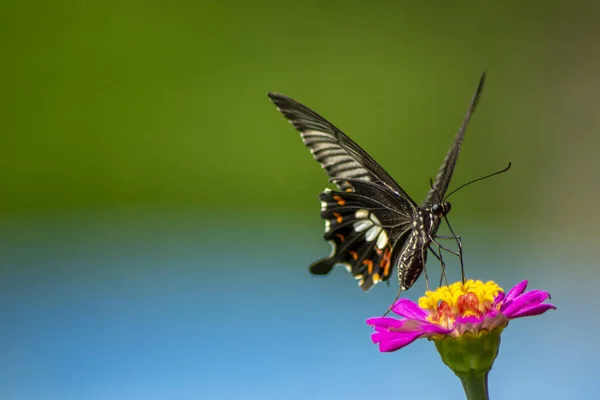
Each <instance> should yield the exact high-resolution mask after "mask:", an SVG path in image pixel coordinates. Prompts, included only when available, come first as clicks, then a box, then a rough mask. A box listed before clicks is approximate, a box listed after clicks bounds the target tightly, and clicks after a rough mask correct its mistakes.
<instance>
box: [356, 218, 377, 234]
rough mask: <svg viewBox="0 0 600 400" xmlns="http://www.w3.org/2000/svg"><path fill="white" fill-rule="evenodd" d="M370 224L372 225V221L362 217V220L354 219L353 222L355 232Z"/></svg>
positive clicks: (365, 228)
mask: <svg viewBox="0 0 600 400" xmlns="http://www.w3.org/2000/svg"><path fill="white" fill-rule="evenodd" d="M371 226H373V222H371V221H370V220H368V219H363V220H362V221H356V222H355V223H354V230H355V231H356V232H362V231H365V230H367V229H369V228H370V227H371Z"/></svg>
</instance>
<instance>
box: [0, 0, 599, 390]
mask: <svg viewBox="0 0 600 400" xmlns="http://www.w3.org/2000/svg"><path fill="white" fill-rule="evenodd" d="M599 10H600V7H598V6H597V5H595V4H594V3H593V2H584V1H574V2H568V3H566V2H559V1H549V2H545V3H544V4H543V6H540V5H539V4H536V3H533V2H531V3H527V2H525V3H523V2H502V3H470V2H441V1H439V2H426V3H423V4H417V3H414V2H372V3H369V5H367V4H366V3H365V2H360V1H343V2H342V1H330V2H317V1H303V2H289V3H285V2H283V3H282V2H256V1H255V2H232V3H218V2H205V1H172V2H156V1H154V2H153V1H146V2H144V1H129V2H117V1H102V2H97V1H85V2H83V1H55V2H51V3H48V2H40V1H12V0H9V1H3V2H2V3H0V50H1V54H2V62H1V63H0V93H1V94H2V96H0V102H1V103H0V121H1V127H2V132H3V134H2V135H0V182H1V189H2V191H1V195H0V218H1V221H2V223H1V224H0V230H1V236H0V239H2V243H1V244H0V254H1V255H0V260H1V265H0V268H1V269H0V274H1V275H0V281H1V282H0V290H2V294H1V295H0V300H1V301H2V302H1V303H0V307H1V309H0V312H1V313H2V315H3V318H4V319H3V321H4V322H5V326H6V329H5V328H2V330H4V332H3V333H0V349H1V350H2V354H5V356H3V357H0V358H1V359H2V360H1V361H0V379H1V380H3V382H2V384H1V385H0V387H2V389H0V393H2V398H15V399H21V398H22V399H28V398H61V399H67V398H69V399H70V398H73V399H75V398H99V399H100V398H127V399H129V398H145V399H148V398H200V397H202V396H204V395H209V394H210V395H211V396H213V397H214V398H335V397H336V396H338V395H339V396H340V397H344V398H354V396H355V397H357V398H359V397H361V398H365V397H367V398H368V397H370V396H375V395H376V394H377V395H379V394H381V393H380V391H383V392H382V393H386V392H385V383H388V382H389V383H392V384H393V385H394V386H395V387H403V389H402V390H405V391H406V390H408V391H410V390H415V391H416V394H415V395H420V396H421V398H429V395H431V396H432V397H433V396H435V395H436V393H433V392H432V393H425V394H424V393H423V392H420V391H419V390H422V385H426V382H427V379H429V378H425V376H426V374H427V375H428V376H434V375H433V373H431V369H432V368H435V369H436V373H435V374H436V375H435V376H437V375H439V376H440V379H437V378H436V382H442V383H441V384H439V388H437V389H439V390H440V392H439V393H443V395H444V396H445V397H446V398H461V396H462V395H461V391H460V387H459V385H458V381H456V382H455V379H454V378H453V377H452V376H449V375H451V374H450V373H449V372H448V371H445V370H444V368H445V367H443V365H441V363H439V361H438V360H437V358H436V357H437V355H436V354H434V352H433V347H432V346H430V345H429V344H428V343H423V344H420V345H415V349H416V350H409V349H405V350H403V351H402V352H400V353H398V354H395V355H394V356H392V357H389V356H388V357H385V356H382V355H379V354H377V353H376V349H375V347H374V346H372V345H371V344H370V342H369V339H368V334H369V329H368V328H367V327H364V326H363V320H364V319H365V318H366V317H369V316H371V315H376V314H378V313H380V312H382V311H383V310H385V307H386V305H387V304H388V303H389V302H390V301H391V300H392V299H393V297H394V295H395V291H396V290H395V285H394V284H392V285H391V286H392V287H391V288H385V286H384V285H380V286H384V287H377V288H375V289H374V290H373V291H372V292H371V293H369V294H367V295H364V294H363V293H360V291H359V290H358V289H356V288H355V287H354V286H355V284H354V282H353V281H352V279H350V278H349V277H348V276H346V275H345V273H342V272H341V271H336V273H335V274H333V275H332V276H331V277H327V278H325V279H322V280H321V279H316V278H313V277H310V276H309V275H308V272H307V271H306V266H307V265H308V264H309V263H310V262H311V261H313V260H314V259H316V258H318V257H320V256H322V255H324V254H327V252H328V251H329V247H328V245H327V244H325V243H323V242H322V240H321V238H320V236H321V234H322V230H323V223H322V221H321V220H320V218H319V216H318V210H319V204H318V201H317V196H318V194H319V193H320V191H321V190H322V189H323V188H324V187H325V186H326V184H327V182H326V175H325V173H324V172H322V171H321V170H320V168H319V167H318V165H317V164H316V163H315V162H314V161H312V158H311V157H310V154H309V153H308V151H307V150H306V149H305V148H304V147H303V146H302V144H301V141H300V139H299V137H298V134H297V133H296V132H295V131H294V130H293V129H292V128H291V127H290V126H289V125H288V124H287V123H286V122H285V120H284V119H283V118H282V117H281V116H280V115H279V114H278V113H277V112H276V110H275V108H274V107H273V106H272V104H270V102H269V101H268V99H267V97H266V92H267V91H277V92H280V93H284V94H286V95H288V96H291V97H293V98H295V99H297V100H299V101H301V102H302V103H304V104H306V105H308V106H309V107H311V108H313V109H315V110H316V111H317V112H319V113H321V114H322V115H324V116H325V117H326V118H327V119H329V120H330V121H332V122H333V123H334V124H336V125H337V126H338V127H339V128H341V129H342V130H343V131H344V132H346V133H347V134H349V135H350V136H351V137H352V138H353V139H354V140H355V141H357V142H358V143H359V144H360V145H361V146H363V147H364V148H365V149H366V150H367V151H368V152H369V153H370V154H371V155H372V156H374V157H375V158H376V159H377V160H378V161H379V162H380V163H381V164H382V165H383V166H384V167H385V168H386V169H387V170H388V171H389V172H390V174H391V175H392V176H394V177H395V178H396V179H397V181H398V182H399V183H400V184H401V185H402V186H403V187H404V189H406V191H407V192H408V193H409V194H411V196H413V198H414V199H415V200H416V201H417V202H420V201H421V199H422V198H423V197H424V195H425V193H426V192H427V189H428V185H429V184H428V179H429V178H430V177H433V176H435V173H436V171H437V169H438V166H439V164H440V163H441V161H442V159H443V156H444V155H445V152H446V151H447V148H448V147H449V145H450V143H451V141H452V139H453V135H454V133H455V131H456V129H457V128H458V126H459V125H460V123H461V121H462V118H463V116H464V112H465V109H466V107H467V104H468V101H469V100H470V98H471V96H472V93H473V91H474V89H475V86H476V83H477V80H478V78H479V75H480V73H481V72H482V71H484V70H485V71H487V73H488V81H487V85H486V88H485V90H484V93H483V97H482V100H481V103H480V106H479V108H478V110H477V113H476V115H475V116H474V118H473V120H472V122H471V125H470V129H469V132H468V134H467V137H466V139H465V143H464V146H463V149H462V153H461V156H460V158H459V162H458V165H457V168H456V171H455V175H454V178H453V182H452V184H451V188H452V187H456V186H458V184H460V183H463V182H465V181H468V180H470V179H473V178H476V177H479V176H482V175H484V174H487V173H490V172H492V171H495V170H498V169H501V168H503V167H504V166H505V165H506V164H507V163H508V161H511V162H512V163H513V168H512V170H511V171H510V172H509V173H507V174H504V175H502V176H499V177H495V178H493V179H490V180H488V181H486V182H482V183H478V184H477V185H474V186H472V187H470V188H468V189H465V190H464V191H462V192H460V193H459V194H456V195H455V196H453V199H452V203H453V211H452V214H451V215H450V218H451V221H452V222H453V227H454V228H455V229H456V230H457V231H458V233H459V234H461V235H462V236H463V238H464V243H465V251H466V257H467V268H468V269H467V272H468V273H469V275H471V276H473V277H476V278H481V279H484V280H487V279H494V280H497V281H499V282H500V283H501V284H502V285H503V286H505V288H507V289H508V288H509V287H510V286H511V285H513V284H515V283H516V282H517V281H519V280H521V279H525V278H529V279H531V283H532V285H534V286H537V287H540V288H543V289H547V290H550V291H551V292H552V293H553V295H554V298H555V303H556V304H557V305H558V306H559V313H560V314H558V313H555V315H550V316H544V317H541V318H540V320H539V321H538V320H530V321H524V322H519V323H518V324H519V327H521V328H522V329H523V331H521V334H514V336H512V338H513V339H512V340H513V341H514V343H513V342H511V339H510V336H509V339H506V340H505V343H507V344H506V345H505V346H506V348H503V350H502V352H501V359H502V360H504V364H503V365H499V366H497V367H496V369H495V370H494V373H493V375H492V391H493V393H495V394H496V395H497V398H515V397H514V396H511V395H510V394H511V393H513V394H514V392H515V391H520V393H523V396H522V397H521V396H517V397H516V398H528V399H533V398H561V396H562V395H563V394H564V395H566V394H567V393H568V394H569V395H570V396H572V395H574V394H575V395H576V396H575V397H578V395H580V396H581V397H580V398H586V397H587V398H589V396H590V393H596V392H597V389H598V386H597V383H594V382H593V381H590V380H587V379H586V372H582V371H587V369H586V368H587V367H588V366H589V365H592V364H591V363H592V360H594V359H596V358H597V356H598V355H599V354H598V351H597V350H596V349H593V352H590V351H589V350H585V349H584V347H583V345H581V346H582V347H581V348H576V349H573V348H570V349H566V348H564V349H559V351H558V352H559V353H560V352H561V351H562V352H564V354H563V353H560V354H557V349H556V346H557V343H564V342H561V341H566V340H568V338H569V337H570V336H569V335H572V334H573V333H572V332H571V330H569V329H567V328H566V327H565V328H564V329H562V330H561V329H557V328H556V326H557V325H561V324H563V326H566V325H568V324H564V320H567V321H571V322H572V324H575V323H578V321H579V318H583V317H584V315H586V312H587V311H590V312H592V310H594V311H595V308H594V307H595V306H597V305H598V301H597V299H596V298H595V296H594V293H595V291H596V288H595V285H594V283H595V282H597V279H598V278H599V277H600V273H599V272H598V269H597V267H596V264H597V261H596V252H595V248H594V245H595V243H596V242H597V241H598V238H599V237H600V235H599V234H598V230H597V222H598V220H599V218H598V216H597V214H596V213H595V212H594V211H593V210H594V209H595V206H596V199H597V198H598V195H599V194H600V193H599V192H600V191H599V190H598V177H599V174H598V171H599V170H600V160H599V158H598V156H597V150H598V146H599V144H600V136H599V134H598V132H600V113H598V111H597V109H598V106H599V105H600V96H599V95H598V93H599V91H598V87H600V75H599V73H598V71H600V56H599V54H600V53H598V50H597V43H598V39H600V28H599V27H598V24H597V21H598V17H599V14H598V11H599ZM450 264H454V267H456V261H455V260H452V261H450ZM434 268H436V267H435V266H434ZM455 272H456V270H455ZM456 276H457V275H456ZM420 285H422V283H420V282H419V283H418V284H417V285H415V288H416V289H413V290H412V291H411V292H409V295H408V296H409V297H412V298H416V297H418V295H419V292H420V291H421V290H422V287H421V286H420ZM165 304H167V305H168V306H165ZM582 304H583V306H582ZM241 305H244V307H242V308H241V309H240V306H241ZM593 306H594V307H593ZM586 307H589V310H588V308H586ZM240 314H241V315H240ZM83 316H85V317H83ZM298 318H300V320H298ZM331 318H333V320H334V321H335V320H336V318H337V322H335V323H334V322H332V320H331ZM277 321H279V322H277ZM540 321H541V322H540ZM543 321H546V322H543ZM561 321H563V322H561ZM279 324H283V328H284V332H286V330H287V329H286V327H290V326H291V327H293V328H290V329H292V330H293V332H294V333H293V334H292V333H291V332H290V333H278V334H277V335H275V334H274V333H273V336H271V332H281V328H282V327H281V326H280V325H279ZM544 324H546V325H544ZM593 324H595V325H594V326H595V327H596V328H598V327H599V325H598V323H597V322H593ZM571 326H572V325H571ZM158 327H162V328H161V329H163V328H164V330H161V329H158ZM165 327H171V328H170V329H167V328H165ZM234 327H235V329H233V328H234ZM542 327H545V328H542ZM232 329H233V330H232ZM237 329H240V331H237ZM553 329H555V330H553ZM220 331H223V332H222V333H221V334H217V335H216V337H215V336H213V334H214V332H220ZM211 332H212V333H211ZM324 332H329V333H328V334H326V335H325V334H324ZM509 334H510V333H509V332H507V333H506V335H509ZM288 335H293V336H291V337H290V336H288ZM294 335H295V336H294ZM580 335H585V333H581V334H580ZM350 337H352V340H350ZM141 338H145V339H144V340H145V341H144V340H142V339H141ZM343 338H346V339H347V340H344V339H343ZM240 340H241V341H242V342H243V343H244V344H245V345H243V346H242V345H240V343H241V342H240ZM339 340H341V342H340V341H339ZM290 341H293V343H290ZM232 342H233V343H237V344H238V345H239V347H236V346H233V348H232V347H231V343H232ZM582 342H584V341H582ZM57 343H62V344H61V345H60V346H58V347H57ZM182 343H183V344H182ZM225 343H227V344H225ZM510 343H513V348H512V350H510V345H511V344H510ZM336 346H337V347H336ZM419 346H420V347H419ZM519 346H521V347H519ZM249 348H250V349H253V350H248V349H249ZM283 348H285V349H286V352H288V353H287V354H289V355H291V358H292V360H291V361H290V360H289V359H287V358H285V357H283V355H282V354H281V351H282V349H283ZM357 348H358V350H357ZM157 349H162V350H157ZM310 349H312V350H313V351H314V352H315V353H314V354H313V353H311V351H310ZM317 349H318V351H317ZM523 349H528V350H527V351H532V352H534V353H535V352H539V353H536V355H535V356H533V355H532V357H537V360H538V362H539V363H540V364H544V366H546V368H547V369H543V368H542V369H538V370H536V369H534V368H532V367H531V366H529V367H526V366H525V364H523V363H524V361H523V360H521V361H520V362H521V364H518V363H517V364H516V365H515V364H513V362H514V360H515V359H518V358H519V356H521V357H522V355H521V354H522V351H524V350H523ZM530 349H534V350H530ZM307 351H308V352H307ZM354 351H358V352H359V354H360V356H359V357H355V354H354ZM412 351H414V353H411V352H412ZM247 352H250V353H247ZM254 352H256V353H254ZM511 354H512V355H513V356H512V357H513V358H512V359H511ZM561 356H562V357H563V360H569V361H568V364H569V365H572V366H575V367H574V369H572V371H573V373H572V374H570V375H569V374H566V375H559V374H558V372H559V371H558V370H557V369H556V368H558V367H556V368H552V365H553V364H554V363H559V361H558V360H556V359H557V357H561ZM278 357H282V358H278ZM427 357H429V358H427ZM294 359H295V360H296V362H295V363H294V362H293V360H294ZM415 359H418V360H421V361H420V362H416V363H415ZM165 360H168V361H165ZM300 360H303V361H300ZM384 360H385V361H384ZM499 360H500V359H499ZM511 360H512V361H511ZM500 362H501V361H499V363H500ZM290 363H291V364H290ZM532 363H533V361H532ZM438 364H440V365H438ZM285 365H290V366H289V367H287V368H283V367H282V366H285ZM340 365H342V366H340ZM578 368H581V370H579V369H578ZM321 369H322V370H321ZM521 369H525V370H527V371H526V372H527V373H529V374H531V376H525V375H524V372H523V371H522V370H521ZM398 370H400V371H404V372H402V373H400V374H399V373H398ZM437 370H439V371H437ZM140 371H141V372H140ZM258 371H260V372H258ZM494 374H497V377H498V378H497V380H494V379H493V377H494V376H495V375H494ZM551 374H557V375H556V377H557V379H555V380H552V379H549V380H547V381H546V382H547V383H545V384H544V385H542V386H541V387H532V385H530V384H528V383H527V379H536V378H539V377H540V376H543V377H546V378H547V377H548V376H552V375H551ZM442 377H445V378H442ZM419 379H420V381H418V380H419ZM443 379H447V381H443ZM357 381H364V386H361V387H360V388H359V389H357V388H356V387H352V386H353V385H356V382H357ZM417 381H418V382H421V384H420V386H419V387H420V388H421V389H419V388H416V389H415V388H412V389H410V388H407V387H404V385H405V383H406V382H417ZM231 382H237V384H236V385H233V384H232V383H231ZM437 389H428V390H437ZM494 391H495V392H494Z"/></svg>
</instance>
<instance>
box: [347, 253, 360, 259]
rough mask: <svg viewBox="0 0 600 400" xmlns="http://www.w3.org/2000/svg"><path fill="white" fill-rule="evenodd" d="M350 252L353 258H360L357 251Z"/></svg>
mask: <svg viewBox="0 0 600 400" xmlns="http://www.w3.org/2000/svg"><path fill="white" fill-rule="evenodd" d="M348 254H350V255H351V256H352V258H354V260H358V253H357V252H355V251H349V252H348Z"/></svg>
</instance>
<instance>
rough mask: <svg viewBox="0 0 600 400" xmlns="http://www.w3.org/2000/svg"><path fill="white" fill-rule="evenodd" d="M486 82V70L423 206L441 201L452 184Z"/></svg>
mask: <svg viewBox="0 0 600 400" xmlns="http://www.w3.org/2000/svg"><path fill="white" fill-rule="evenodd" d="M484 84H485V72H484V73H483V74H481V78H480V79H479V84H478V85H477V89H476V90H475V94H474V95H473V98H472V99H471V103H470V104H469V107H468V108H467V113H466V115H465V118H464V119H463V123H462V125H461V127H460V128H459V130H458V132H457V133H456V136H455V138H454V142H453V143H452V147H450V149H449V150H448V153H446V157H445V158H444V162H443V163H442V165H441V166H440V169H439V170H438V173H437V175H436V177H435V180H434V182H433V186H432V187H431V188H430V189H429V192H428V193H427V196H426V197H425V200H424V201H423V203H421V206H422V207H424V206H428V205H432V204H435V203H439V202H440V201H442V200H443V198H444V195H445V194H446V190H448V185H449V184H450V179H451V178H452V173H453V172H454V167H455V166H456V160H457V159H458V154H459V153H460V148H461V146H462V142H463V139H464V137H465V133H466V132H467V126H468V125H469V121H470V120H471V116H472V115H473V113H474V112H475V108H477V103H479V98H480V97H481V92H482V91H483V86H484Z"/></svg>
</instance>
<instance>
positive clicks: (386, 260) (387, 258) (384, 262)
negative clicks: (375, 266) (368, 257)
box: [379, 247, 392, 277]
mask: <svg viewBox="0 0 600 400" xmlns="http://www.w3.org/2000/svg"><path fill="white" fill-rule="evenodd" d="M391 257H392V251H391V250H390V248H389V247H386V249H385V252H384V253H383V258H382V259H381V261H380V262H379V266H380V267H382V268H383V276H384V277H386V276H389V275H390V267H391V263H392V262H391Z"/></svg>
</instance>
